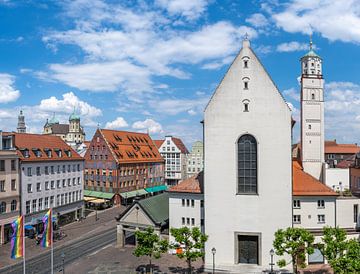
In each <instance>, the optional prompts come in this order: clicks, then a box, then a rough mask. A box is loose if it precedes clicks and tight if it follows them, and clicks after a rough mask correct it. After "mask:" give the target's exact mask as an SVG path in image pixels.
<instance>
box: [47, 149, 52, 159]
mask: <svg viewBox="0 0 360 274" xmlns="http://www.w3.org/2000/svg"><path fill="white" fill-rule="evenodd" d="M47 156H48V157H49V158H51V156H52V155H51V150H50V149H49V150H48V151H47Z"/></svg>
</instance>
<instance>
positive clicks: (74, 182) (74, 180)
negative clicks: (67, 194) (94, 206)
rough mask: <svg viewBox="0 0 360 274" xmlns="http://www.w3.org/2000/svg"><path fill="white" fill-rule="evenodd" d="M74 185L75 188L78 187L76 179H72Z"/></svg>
mask: <svg viewBox="0 0 360 274" xmlns="http://www.w3.org/2000/svg"><path fill="white" fill-rule="evenodd" d="M72 184H73V186H76V178H73V179H72Z"/></svg>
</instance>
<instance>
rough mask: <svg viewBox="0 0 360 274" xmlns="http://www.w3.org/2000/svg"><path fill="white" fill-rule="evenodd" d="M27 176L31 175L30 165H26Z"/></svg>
mask: <svg viewBox="0 0 360 274" xmlns="http://www.w3.org/2000/svg"><path fill="white" fill-rule="evenodd" d="M27 176H32V175H31V167H28V168H27Z"/></svg>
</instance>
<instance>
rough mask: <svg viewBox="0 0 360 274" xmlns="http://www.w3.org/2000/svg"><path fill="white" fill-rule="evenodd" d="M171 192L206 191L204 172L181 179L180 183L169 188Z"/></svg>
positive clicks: (197, 192) (195, 192) (198, 192)
mask: <svg viewBox="0 0 360 274" xmlns="http://www.w3.org/2000/svg"><path fill="white" fill-rule="evenodd" d="M168 191H169V192H181V193H194V194H201V193H204V172H203V171H201V172H200V173H198V174H196V175H194V176H192V177H190V178H188V179H185V180H183V181H180V182H179V184H177V185H176V186H173V187H172V188H170V189H169V190H168Z"/></svg>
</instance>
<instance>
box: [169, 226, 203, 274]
mask: <svg viewBox="0 0 360 274" xmlns="http://www.w3.org/2000/svg"><path fill="white" fill-rule="evenodd" d="M170 233H171V235H172V236H173V237H174V238H175V242H176V243H175V244H173V245H172V246H171V247H172V248H175V249H178V248H180V247H182V249H183V250H182V252H179V253H176V256H178V257H179V258H180V259H185V260H186V262H187V265H188V273H190V274H191V272H192V265H191V262H193V261H196V259H197V258H201V257H204V255H205V252H204V247H205V242H206V241H207V239H208V236H207V235H205V234H203V233H201V231H200V229H199V228H198V227H193V228H192V229H190V228H188V227H181V228H171V229H170Z"/></svg>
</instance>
